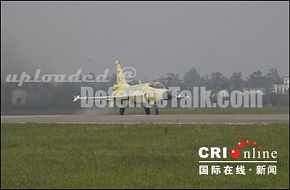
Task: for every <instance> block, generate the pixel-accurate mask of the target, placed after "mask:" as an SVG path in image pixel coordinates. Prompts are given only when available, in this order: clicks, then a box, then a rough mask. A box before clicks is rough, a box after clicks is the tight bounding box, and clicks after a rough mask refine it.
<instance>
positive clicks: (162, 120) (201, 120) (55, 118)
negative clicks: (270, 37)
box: [1, 114, 289, 124]
mask: <svg viewBox="0 0 290 190" xmlns="http://www.w3.org/2000/svg"><path fill="white" fill-rule="evenodd" d="M281 122H282V123H289V117H288V114H196V115H193V114H185V115H181V114H177V115H123V116H120V115H108V116H96V115H14V116H1V123H79V124H92V123H95V124H142V123H147V124H217V123H224V124H254V123H264V124H268V123H281Z"/></svg>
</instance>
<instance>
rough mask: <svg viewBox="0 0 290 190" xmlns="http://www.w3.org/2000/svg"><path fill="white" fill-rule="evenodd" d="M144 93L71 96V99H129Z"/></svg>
mask: <svg viewBox="0 0 290 190" xmlns="http://www.w3.org/2000/svg"><path fill="white" fill-rule="evenodd" d="M143 95H144V93H132V94H130V95H122V96H92V97H89V96H83V97H81V96H79V95H78V96H73V101H74V102H75V101H77V100H113V99H117V98H119V99H127V100H128V99H129V98H133V97H137V96H143Z"/></svg>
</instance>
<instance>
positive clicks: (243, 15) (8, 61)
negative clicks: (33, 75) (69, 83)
mask: <svg viewBox="0 0 290 190" xmlns="http://www.w3.org/2000/svg"><path fill="white" fill-rule="evenodd" d="M116 59H120V60H121V64H122V66H132V67H135V68H136V69H137V79H141V80H144V79H147V80H151V79H155V78H158V77H159V76H160V75H165V74H166V73H167V72H174V73H179V74H183V73H184V72H185V71H187V70H188V69H190V68H192V67H195V68H196V69H197V70H198V72H199V73H201V74H202V75H205V74H206V73H211V72H213V71H220V72H222V73H224V74H227V75H229V74H230V73H231V72H233V71H240V72H244V73H245V75H248V74H249V73H251V72H253V71H255V70H262V71H263V72H267V71H268V70H269V69H270V68H273V67H274V68H277V69H278V71H279V73H280V74H281V75H283V76H288V75H289V73H288V68H289V3H288V2H286V1H285V2H2V1H1V68H2V69H1V78H2V77H3V76H2V75H6V74H7V73H17V72H19V71H26V72H29V71H31V70H32V71H34V70H35V69H36V68H40V69H43V70H45V71H46V72H49V73H64V74H71V73H75V72H76V70H77V69H78V68H80V69H83V71H84V72H90V71H93V72H95V73H102V72H103V71H104V69H106V68H109V69H110V73H112V72H113V71H114V70H112V69H114V61H115V60H116Z"/></svg>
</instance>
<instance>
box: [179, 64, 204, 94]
mask: <svg viewBox="0 0 290 190" xmlns="http://www.w3.org/2000/svg"><path fill="white" fill-rule="evenodd" d="M183 83H184V87H185V88H186V87H187V88H190V89H191V88H192V87H193V86H201V85H203V84H204V79H203V78H202V77H200V75H199V74H198V72H197V71H196V69H195V68H191V69H190V70H189V71H187V72H186V73H185V75H184V77H183Z"/></svg>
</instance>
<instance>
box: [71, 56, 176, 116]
mask: <svg viewBox="0 0 290 190" xmlns="http://www.w3.org/2000/svg"><path fill="white" fill-rule="evenodd" d="M115 65H116V77H117V81H116V82H117V83H116V84H114V85H113V91H112V95H111V96H99V97H97V96H95V97H80V96H74V100H73V101H74V102H75V101H77V100H99V101H102V100H103V101H104V100H105V101H108V102H110V103H111V104H112V103H114V102H119V103H120V104H119V106H118V107H119V108H120V110H119V111H120V112H119V113H120V115H124V113H125V108H126V107H129V106H128V105H130V104H129V103H131V105H132V103H133V104H134V105H140V107H143V108H144V110H145V113H146V115H150V108H153V110H154V114H155V115H158V113H159V111H158V104H159V103H161V104H162V101H164V100H171V99H172V97H173V95H172V94H173V93H172V92H170V91H169V90H168V89H166V88H165V87H164V86H163V85H162V84H161V83H160V82H151V83H144V84H137V85H129V84H128V83H127V81H126V79H125V76H124V73H123V70H122V68H121V65H120V61H119V60H117V61H116V62H115ZM176 97H177V98H179V97H178V96H176ZM124 101H127V104H125V103H124ZM120 105H121V106H120ZM159 105H160V104H159Z"/></svg>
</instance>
